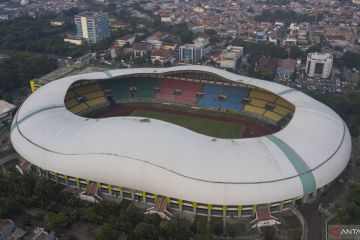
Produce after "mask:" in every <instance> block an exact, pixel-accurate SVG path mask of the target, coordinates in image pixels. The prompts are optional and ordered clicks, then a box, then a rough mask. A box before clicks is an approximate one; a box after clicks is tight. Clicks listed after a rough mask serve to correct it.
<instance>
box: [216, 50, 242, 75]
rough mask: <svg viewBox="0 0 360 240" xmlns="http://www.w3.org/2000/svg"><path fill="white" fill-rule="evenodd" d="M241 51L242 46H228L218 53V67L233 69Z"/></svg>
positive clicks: (240, 55)
mask: <svg viewBox="0 0 360 240" xmlns="http://www.w3.org/2000/svg"><path fill="white" fill-rule="evenodd" d="M243 52H244V49H243V47H236V46H229V47H228V48H227V49H225V50H224V51H223V52H222V53H221V54H220V67H222V68H226V69H231V70H233V71H235V70H236V66H237V63H238V61H239V59H240V58H241V57H242V55H243Z"/></svg>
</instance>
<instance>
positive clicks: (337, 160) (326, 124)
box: [11, 65, 351, 217]
mask: <svg viewBox="0 0 360 240" xmlns="http://www.w3.org/2000/svg"><path fill="white" fill-rule="evenodd" d="M11 141H12V143H13V145H14V147H15V149H16V150H17V152H18V153H19V154H20V155H21V156H22V157H23V158H25V159H26V160H28V161H29V162H30V163H32V164H33V168H34V170H36V171H38V173H39V174H40V175H43V176H46V177H47V178H49V179H51V180H54V181H56V182H58V183H61V184H64V185H67V186H70V187H75V188H79V189H86V188H87V186H88V185H89V184H90V183H92V184H96V185H97V186H98V188H99V191H100V192H101V194H104V195H111V196H115V197H119V198H123V199H131V200H134V201H139V202H144V203H149V204H155V202H156V199H158V198H159V197H161V198H163V199H166V202H167V204H168V207H169V208H170V209H178V210H181V211H185V212H191V213H194V214H199V215H211V216H231V217H246V216H253V215H254V211H255V209H256V207H257V206H267V207H268V208H269V209H270V211H271V212H281V211H283V210H285V209H287V208H289V207H291V206H293V205H294V204H295V203H296V202H300V203H301V202H302V203H306V202H308V201H310V200H312V199H314V198H316V197H317V196H318V195H319V194H321V193H322V192H323V191H325V190H326V188H327V187H328V186H329V185H330V184H331V183H332V182H333V181H334V180H335V179H336V178H337V177H338V176H339V175H340V174H341V172H342V171H343V170H344V169H345V167H346V166H347V164H348V161H349V159H350V153H351V138H350V134H349V131H348V128H347V126H346V125H345V123H344V121H343V120H342V119H341V118H340V117H339V116H338V115H337V114H336V113H335V112H334V111H332V110H331V109H330V108H328V107H327V106H325V105H323V104H322V103H320V102H318V101H316V100H314V99H312V98H311V97H309V96H307V95H306V94H304V93H302V92H300V91H298V90H296V89H292V88H289V87H286V86H283V85H279V84H276V83H273V82H268V81H263V80H258V79H253V78H248V77H244V76H239V75H236V74H233V73H230V72H226V71H223V70H219V69H215V68H211V67H206V66H194V65H188V66H177V67H172V68H134V69H119V70H110V71H107V72H96V73H87V74H81V75H75V76H70V77H65V78H62V79H59V80H56V81H53V82H50V83H48V84H46V85H44V86H42V87H41V88H39V89H38V90H37V91H35V92H34V93H33V94H32V95H31V96H30V97H29V98H28V99H27V100H26V101H25V102H24V103H23V104H22V106H21V107H20V108H19V110H18V111H17V113H16V115H15V117H14V120H13V123H12V126H11Z"/></svg>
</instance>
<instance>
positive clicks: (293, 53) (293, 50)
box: [289, 46, 306, 59]
mask: <svg viewBox="0 0 360 240" xmlns="http://www.w3.org/2000/svg"><path fill="white" fill-rule="evenodd" d="M304 55H306V54H305V52H303V51H302V50H301V49H300V48H299V47H296V46H292V47H290V54H289V57H290V58H293V59H298V58H303V57H304Z"/></svg>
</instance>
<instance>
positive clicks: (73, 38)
mask: <svg viewBox="0 0 360 240" xmlns="http://www.w3.org/2000/svg"><path fill="white" fill-rule="evenodd" d="M64 42H67V43H71V44H74V45H77V46H81V45H82V44H83V42H84V40H83V38H81V37H78V36H66V37H65V38H64Z"/></svg>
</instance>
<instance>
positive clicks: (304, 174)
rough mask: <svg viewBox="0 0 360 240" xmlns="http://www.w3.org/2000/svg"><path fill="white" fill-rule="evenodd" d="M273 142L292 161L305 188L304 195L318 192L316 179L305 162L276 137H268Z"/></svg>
mask: <svg viewBox="0 0 360 240" xmlns="http://www.w3.org/2000/svg"><path fill="white" fill-rule="evenodd" d="M266 138H267V139H269V140H270V141H271V142H273V143H274V144H275V145H276V146H277V147H278V148H280V150H281V151H282V152H283V153H284V154H285V156H286V157H287V158H288V159H289V160H290V162H291V164H292V165H293V167H294V168H295V170H296V172H297V173H298V175H299V178H300V180H301V184H302V186H303V191H304V194H307V193H312V192H314V191H315V190H316V181H315V177H314V175H313V174H312V172H311V171H310V169H309V167H308V166H307V165H306V163H305V161H304V160H303V159H302V158H301V157H300V156H299V155H298V154H297V153H296V152H295V151H294V150H293V149H292V148H291V147H290V146H289V145H287V144H286V143H285V142H284V141H282V140H281V139H279V138H277V137H275V136H274V135H269V136H266Z"/></svg>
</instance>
